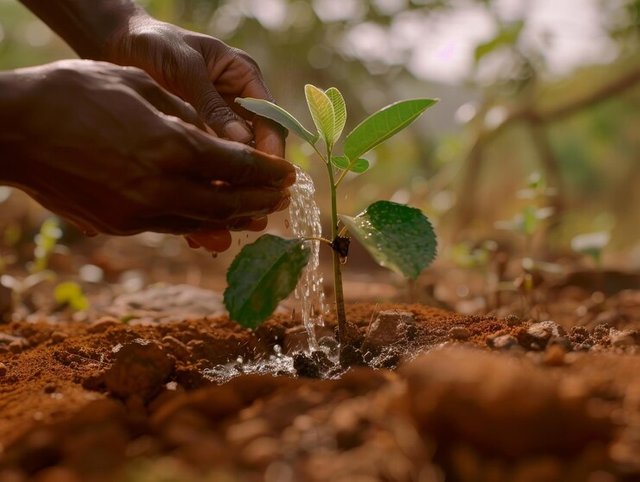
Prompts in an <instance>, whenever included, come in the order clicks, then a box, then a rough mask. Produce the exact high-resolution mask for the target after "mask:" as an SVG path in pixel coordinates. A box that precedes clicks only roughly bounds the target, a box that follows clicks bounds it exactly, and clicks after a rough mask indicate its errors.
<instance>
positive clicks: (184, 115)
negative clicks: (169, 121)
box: [138, 83, 205, 130]
mask: <svg viewBox="0 0 640 482" xmlns="http://www.w3.org/2000/svg"><path fill="white" fill-rule="evenodd" d="M138 93H139V94H140V95H141V96H142V97H143V98H144V99H145V100H146V101H147V102H149V103H150V104H151V105H152V106H153V107H155V108H156V109H157V110H159V111H160V112H162V113H163V114H167V115H171V116H174V117H177V118H179V119H180V120H182V121H184V122H187V123H188V124H192V125H194V126H196V127H198V128H199V129H202V130H205V125H204V123H203V122H202V119H201V118H200V116H199V115H198V113H197V112H196V111H195V109H194V108H193V107H191V106H190V105H189V104H187V103H186V102H184V101H183V100H182V99H180V98H179V97H176V96H174V95H172V94H170V93H169V92H167V91H166V90H164V89H162V88H161V87H160V86H158V85H156V84H155V83H154V84H153V85H151V86H147V87H146V88H142V89H140V90H139V91H138Z"/></svg>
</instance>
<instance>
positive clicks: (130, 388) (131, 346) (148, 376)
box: [104, 340, 173, 399]
mask: <svg viewBox="0 0 640 482" xmlns="http://www.w3.org/2000/svg"><path fill="white" fill-rule="evenodd" d="M172 371H173V361H172V360H171V359H170V358H169V356H168V355H167V353H166V352H165V351H164V350H163V349H162V348H161V347H160V346H159V345H157V344H155V343H152V342H148V341H145V340H135V341H133V342H132V343H128V344H126V345H124V346H123V347H122V348H120V350H119V351H118V352H117V354H116V359H115V361H114V362H113V365H112V366H111V368H109V369H108V370H107V372H106V373H105V375H104V382H105V385H106V387H107V389H108V390H109V391H110V392H111V393H112V394H114V395H116V396H118V397H122V398H127V397H130V396H132V395H138V396H140V397H141V398H143V399H149V398H150V397H152V396H153V395H154V394H155V393H156V392H157V391H158V390H159V389H160V388H161V387H162V386H164V384H165V382H166V381H167V379H168V378H169V376H170V375H171V372H172Z"/></svg>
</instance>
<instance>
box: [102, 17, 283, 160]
mask: <svg viewBox="0 0 640 482" xmlns="http://www.w3.org/2000/svg"><path fill="white" fill-rule="evenodd" d="M104 58H105V59H106V60H108V61H110V62H114V63H116V64H120V65H132V66H135V67H139V68H141V69H143V70H144V71H146V72H147V73H148V74H149V75H151V77H153V78H154V79H155V80H156V82H158V83H159V84H160V85H162V86H163V87H164V88H166V89H167V90H169V91H170V92H172V93H173V94H176V95H178V96H179V97H181V98H182V99H184V100H185V101H187V102H188V103H189V104H191V105H192V106H193V107H194V108H195V109H196V111H197V112H198V113H199V114H200V116H201V117H202V119H204V121H205V123H206V124H207V125H208V126H209V127H211V128H212V129H213V130H214V131H215V132H216V134H217V135H218V136H220V137H223V138H226V139H230V140H234V141H238V142H243V143H249V142H250V141H251V140H254V141H255V147H256V148H257V149H258V150H260V151H263V152H266V153H268V154H272V155H275V156H279V157H282V156H283V155H284V132H283V130H282V129H281V128H280V127H279V126H277V125H276V124H274V123H273V122H271V121H269V120H268V119H264V118H261V117H257V116H254V115H253V114H252V113H250V112H247V111H246V110H244V109H242V108H241V107H240V106H238V105H237V104H236V103H235V102H234V99H235V98H236V97H255V98H260V99H267V100H271V101H272V100H273V99H272V97H271V95H270V93H269V90H268V89H267V87H266V85H265V82H264V80H263V78H262V74H261V73H260V69H259V67H258V65H257V64H256V62H255V61H254V60H253V59H252V58H251V57H250V56H249V55H248V54H247V53H245V52H243V51H242V50H239V49H235V48H232V47H230V46H228V45H226V44H225V43H224V42H222V41H220V40H218V39H215V38H213V37H210V36H207V35H203V34H199V33H195V32H190V31H188V30H184V29H182V28H179V27H176V26H175V25H171V24H168V23H164V22H160V21H158V20H155V19H153V18H151V17H149V16H148V15H146V14H145V13H144V12H140V11H138V12H137V14H135V15H133V16H132V17H131V18H130V19H129V20H128V22H126V26H124V27H122V28H120V29H118V30H116V32H115V33H114V34H113V35H112V36H111V38H110V40H109V42H108V45H107V48H106V49H105V56H104Z"/></svg>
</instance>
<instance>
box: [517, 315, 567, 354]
mask: <svg viewBox="0 0 640 482" xmlns="http://www.w3.org/2000/svg"><path fill="white" fill-rule="evenodd" d="M565 335H566V332H565V330H564V328H562V327H561V326H560V325H558V324H557V323H556V322H555V321H551V320H548V321H540V322H538V323H534V324H532V325H530V326H529V327H528V328H527V331H526V336H525V340H523V341H524V344H525V346H526V347H527V348H530V349H537V350H541V349H543V348H544V347H546V346H547V343H548V342H549V340H550V339H551V338H552V337H557V338H560V337H564V336H565Z"/></svg>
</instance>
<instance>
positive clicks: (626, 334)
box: [609, 329, 639, 347]
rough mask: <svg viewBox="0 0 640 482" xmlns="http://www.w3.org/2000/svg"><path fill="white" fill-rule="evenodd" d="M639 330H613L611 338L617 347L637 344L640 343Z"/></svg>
mask: <svg viewBox="0 0 640 482" xmlns="http://www.w3.org/2000/svg"><path fill="white" fill-rule="evenodd" d="M638 337H639V336H638V332H637V331H636V330H624V331H618V330H613V329H612V330H611V333H610V334H609V340H611V345H612V346H615V347H625V346H635V345H637V344H638Z"/></svg>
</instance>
